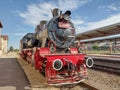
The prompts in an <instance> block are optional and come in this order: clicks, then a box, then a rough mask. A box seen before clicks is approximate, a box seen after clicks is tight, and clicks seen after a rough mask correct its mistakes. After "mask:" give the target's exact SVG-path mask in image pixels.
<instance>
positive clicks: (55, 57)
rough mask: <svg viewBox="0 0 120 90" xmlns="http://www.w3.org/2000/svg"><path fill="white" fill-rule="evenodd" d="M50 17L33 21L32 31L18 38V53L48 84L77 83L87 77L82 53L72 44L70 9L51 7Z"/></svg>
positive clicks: (73, 36)
mask: <svg viewBox="0 0 120 90" xmlns="http://www.w3.org/2000/svg"><path fill="white" fill-rule="evenodd" d="M52 14H53V18H52V19H51V20H50V21H49V22H47V21H45V20H43V21H41V22H40V25H37V27H36V29H35V33H28V34H26V35H25V36H24V37H23V38H22V39H21V41H20V44H21V57H22V58H24V59H25V60H26V61H28V62H29V63H30V64H32V66H34V67H35V68H36V69H37V70H39V71H40V72H44V73H45V77H46V79H47V82H48V84H51V85H64V84H73V83H79V82H81V81H83V80H84V79H86V78H87V74H86V73H87V71H86V65H85V54H82V53H78V48H76V47H74V46H73V43H74V41H75V27H74V24H73V23H72V22H71V21H70V15H71V12H70V11H66V12H65V13H64V14H61V11H59V9H54V10H53V12H52Z"/></svg>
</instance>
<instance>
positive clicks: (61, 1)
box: [19, 0, 91, 26]
mask: <svg viewBox="0 0 120 90" xmlns="http://www.w3.org/2000/svg"><path fill="white" fill-rule="evenodd" d="M89 1H91V0H58V2H53V1H48V2H46V1H43V2H40V3H38V4H31V5H29V6H28V7H27V10H26V11H24V12H21V13H19V16H20V17H22V18H23V19H24V22H25V23H26V24H29V25H32V26H36V25H37V24H39V22H40V21H41V20H50V19H51V17H52V14H51V10H52V9H53V8H60V9H61V10H63V11H65V10H76V9H77V8H78V7H81V6H83V5H85V4H86V3H88V2H89ZM77 22H78V20H77ZM78 23H81V22H78Z"/></svg>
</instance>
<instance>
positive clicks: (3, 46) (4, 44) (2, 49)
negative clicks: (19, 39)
mask: <svg viewBox="0 0 120 90" xmlns="http://www.w3.org/2000/svg"><path fill="white" fill-rule="evenodd" d="M7 52H8V36H4V35H2V36H0V55H2V54H5V53H7Z"/></svg>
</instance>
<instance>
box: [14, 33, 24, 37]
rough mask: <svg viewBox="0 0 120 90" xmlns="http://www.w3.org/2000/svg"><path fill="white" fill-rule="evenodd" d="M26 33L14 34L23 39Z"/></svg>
mask: <svg viewBox="0 0 120 90" xmlns="http://www.w3.org/2000/svg"><path fill="white" fill-rule="evenodd" d="M25 34H26V33H13V35H15V36H19V37H23V36H24V35H25Z"/></svg>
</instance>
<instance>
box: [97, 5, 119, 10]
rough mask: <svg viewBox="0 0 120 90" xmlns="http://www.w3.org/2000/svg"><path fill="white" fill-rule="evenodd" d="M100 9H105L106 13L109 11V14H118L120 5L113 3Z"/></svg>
mask: <svg viewBox="0 0 120 90" xmlns="http://www.w3.org/2000/svg"><path fill="white" fill-rule="evenodd" d="M98 9H104V10H105V11H109V12H112V11H115V12H118V11H120V3H117V4H116V3H113V4H110V5H107V6H99V7H98Z"/></svg>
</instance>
